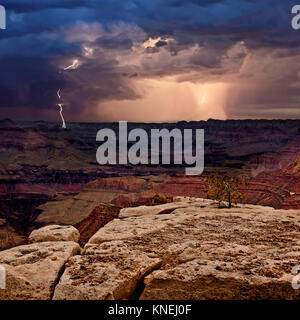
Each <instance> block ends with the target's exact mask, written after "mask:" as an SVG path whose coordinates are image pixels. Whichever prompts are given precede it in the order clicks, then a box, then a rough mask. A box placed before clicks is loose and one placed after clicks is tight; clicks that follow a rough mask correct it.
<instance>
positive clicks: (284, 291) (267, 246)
mask: <svg viewBox="0 0 300 320" xmlns="http://www.w3.org/2000/svg"><path fill="white" fill-rule="evenodd" d="M177 200H178V199H177ZM178 202H180V201H176V203H178ZM181 202H184V203H186V204H187V203H188V204H189V205H188V206H185V207H182V208H177V209H175V210H174V211H172V213H171V214H164V215H159V214H158V215H157V214H156V213H157V212H158V211H159V210H160V209H159V208H160V207H161V206H159V208H155V206H154V207H151V208H150V207H148V209H147V210H148V211H149V212H148V213H150V212H151V210H152V213H153V214H147V215H145V216H137V217H129V218H123V219H115V220H113V221H111V222H110V223H109V224H107V225H106V226H104V227H103V228H102V229H100V230H99V231H98V232H97V233H96V234H95V235H94V236H93V237H92V238H91V239H90V241H89V243H88V244H87V245H86V247H85V250H86V253H88V252H90V253H91V254H92V252H93V250H96V249H95V248H97V245H98V248H100V247H101V246H110V245H111V244H112V243H114V242H115V241H116V240H119V241H117V242H118V250H121V251H122V250H126V252H128V250H129V253H128V254H129V255H130V252H132V256H139V254H138V252H140V255H145V254H146V255H147V257H148V258H153V259H159V260H160V263H159V268H158V267H157V268H156V270H154V271H152V272H150V273H149V275H147V276H146V277H145V279H144V282H145V288H144V290H143V292H142V293H141V295H140V299H300V292H299V291H297V290H294V289H293V288H292V286H291V281H292V279H293V277H294V275H293V274H292V268H293V266H295V265H299V263H300V232H299V230H300V210H275V209H274V208H270V207H262V206H254V205H242V204H239V205H237V206H235V207H234V208H232V209H226V208H221V209H220V208H217V207H216V206H215V205H214V204H213V203H212V202H209V203H207V205H204V203H205V202H206V201H202V200H201V199H192V198H185V200H184V201H181ZM92 256H93V254H92ZM78 259H83V258H78ZM85 259H87V258H85ZM121 260H122V261H123V259H121ZM117 261H119V260H116V261H115V262H111V261H110V264H107V268H106V267H105V266H103V267H104V269H105V268H106V269H105V270H106V272H108V273H109V274H110V273H111V271H110V270H113V268H112V265H114V266H116V264H117V263H118V262H117ZM76 263H78V264H80V263H81V262H80V261H77V262H76ZM111 263H112V264H111ZM85 264H87V263H86V262H85ZM114 272H115V271H114ZM113 274H114V273H113ZM111 297H112V296H110V298H111Z"/></svg>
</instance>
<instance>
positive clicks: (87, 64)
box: [0, 0, 300, 122]
mask: <svg viewBox="0 0 300 320" xmlns="http://www.w3.org/2000/svg"><path fill="white" fill-rule="evenodd" d="M0 4H1V5H3V6H5V8H6V19H7V28H6V30H0V75H1V76H0V118H11V119H16V120H44V121H59V120H60V117H59V108H58V106H57V104H58V103H63V105H64V109H63V112H64V116H65V119H66V121H99V122H101V121H119V120H127V121H140V122H149V121H181V120H187V121H191V120H207V119H208V118H215V119H245V118H254V119H256V118H267V119H273V118H284V119H285V118H300V30H298V31H296V30H293V29H292V27H291V20H292V17H293V15H292V14H291V11H292V7H293V6H294V5H295V4H297V1H291V0H186V1H179V0H105V1H104V0H0ZM299 4H300V1H299ZM58 89H60V94H61V100H59V99H58V96H57V91H58Z"/></svg>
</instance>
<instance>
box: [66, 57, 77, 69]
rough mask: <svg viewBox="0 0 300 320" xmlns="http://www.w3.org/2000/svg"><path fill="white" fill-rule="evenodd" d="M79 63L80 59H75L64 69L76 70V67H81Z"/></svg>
mask: <svg viewBox="0 0 300 320" xmlns="http://www.w3.org/2000/svg"><path fill="white" fill-rule="evenodd" d="M79 65H80V62H79V60H78V59H74V60H73V62H72V64H71V65H69V66H67V67H65V68H64V70H65V71H66V70H75V69H77V68H78V67H79Z"/></svg>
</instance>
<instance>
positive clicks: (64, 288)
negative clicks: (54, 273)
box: [54, 241, 161, 300]
mask: <svg viewBox="0 0 300 320" xmlns="http://www.w3.org/2000/svg"><path fill="white" fill-rule="evenodd" d="M160 263H161V260H160V259H158V258H151V257H149V256H148V255H147V254H145V253H143V252H141V251H139V250H134V249H131V248H128V247H127V246H126V243H124V242H123V241H111V242H108V243H103V244H101V245H99V246H98V245H93V246H90V247H89V248H88V249H86V250H85V252H84V253H83V255H81V256H75V257H72V258H71V259H70V260H69V261H68V263H67V264H66V270H65V272H64V274H63V276H62V278H61V280H60V282H59V284H58V285H57V287H56V289H55V294H54V299H55V300H57V299H58V300H62V299H63V300H65V299H67V300H69V299H80V300H114V299H117V300H118V299H129V298H134V295H135V291H136V288H137V286H138V284H139V282H140V281H141V280H142V279H143V278H144V276H145V275H147V274H148V273H149V272H150V271H152V270H153V269H155V268H157V267H158V266H159V265H160Z"/></svg>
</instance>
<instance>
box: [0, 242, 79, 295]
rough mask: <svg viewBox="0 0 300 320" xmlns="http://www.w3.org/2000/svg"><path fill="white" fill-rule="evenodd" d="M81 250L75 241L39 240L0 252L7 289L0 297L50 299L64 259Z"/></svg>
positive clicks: (1, 291) (0, 292) (1, 292)
mask: <svg viewBox="0 0 300 320" xmlns="http://www.w3.org/2000/svg"><path fill="white" fill-rule="evenodd" d="M79 251H80V247H79V245H78V244H77V243H75V242H42V243H34V244H30V245H23V246H19V247H15V248H12V249H9V250H5V251H1V252H0V265H1V266H2V267H4V269H5V271H6V289H5V290H0V300H49V299H51V297H52V295H53V289H54V286H55V285H56V283H57V281H58V279H59V276H60V274H61V272H62V270H63V267H64V265H65V263H66V261H67V260H68V259H69V258H70V257H71V256H73V255H75V254H77V253H78V252H79Z"/></svg>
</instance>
